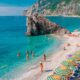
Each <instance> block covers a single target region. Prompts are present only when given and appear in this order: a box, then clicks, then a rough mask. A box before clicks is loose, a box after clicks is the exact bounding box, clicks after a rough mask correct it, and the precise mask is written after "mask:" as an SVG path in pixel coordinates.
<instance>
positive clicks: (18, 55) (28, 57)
mask: <svg viewBox="0 0 80 80" xmlns="http://www.w3.org/2000/svg"><path fill="white" fill-rule="evenodd" d="M29 54H31V55H32V57H34V52H33V51H31V52H30V53H29V52H28V51H26V59H27V60H29V59H30V56H29ZM20 56H21V53H20V52H18V54H17V57H20Z"/></svg>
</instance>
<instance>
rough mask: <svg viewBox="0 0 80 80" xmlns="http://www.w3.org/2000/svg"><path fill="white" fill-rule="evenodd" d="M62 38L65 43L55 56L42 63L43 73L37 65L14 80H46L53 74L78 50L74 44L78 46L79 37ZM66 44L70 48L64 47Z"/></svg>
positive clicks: (52, 55)
mask: <svg viewBox="0 0 80 80" xmlns="http://www.w3.org/2000/svg"><path fill="white" fill-rule="evenodd" d="M64 38H65V42H64V43H63V44H62V45H61V46H60V50H58V51H56V53H55V54H51V55H50V56H48V57H47V61H46V62H43V64H44V72H43V73H41V72H40V67H39V63H37V64H35V65H34V66H33V68H32V69H31V70H29V71H28V72H26V73H25V74H23V75H22V76H21V77H20V78H19V79H16V80H47V77H48V76H49V75H51V74H53V73H54V70H55V69H56V68H57V67H58V66H60V64H61V62H62V61H64V60H66V59H67V56H68V55H70V54H73V53H75V52H76V51H78V50H80V47H78V46H76V44H80V37H70V36H68V35H64ZM67 43H69V44H70V46H66V44H67ZM64 46H66V50H64V49H63V48H64ZM56 50H57V49H56ZM41 60H42V59H41Z"/></svg>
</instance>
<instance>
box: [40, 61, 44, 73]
mask: <svg viewBox="0 0 80 80" xmlns="http://www.w3.org/2000/svg"><path fill="white" fill-rule="evenodd" d="M43 68H44V66H43V63H42V62H40V70H41V72H43Z"/></svg>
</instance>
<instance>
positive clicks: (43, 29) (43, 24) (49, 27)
mask: <svg viewBox="0 0 80 80" xmlns="http://www.w3.org/2000/svg"><path fill="white" fill-rule="evenodd" d="M51 33H54V34H60V35H63V34H66V33H69V31H68V30H66V29H65V28H63V27H61V26H59V25H57V24H55V23H52V22H50V21H49V20H48V19H46V18H44V17H43V16H38V15H37V14H36V15H32V16H28V17H27V32H26V34H27V35H29V36H36V35H44V34H51Z"/></svg>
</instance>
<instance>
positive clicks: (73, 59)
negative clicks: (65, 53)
mask: <svg viewBox="0 0 80 80" xmlns="http://www.w3.org/2000/svg"><path fill="white" fill-rule="evenodd" d="M67 61H70V62H72V61H75V58H73V57H71V58H67Z"/></svg>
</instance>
